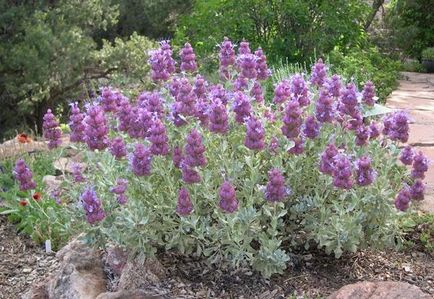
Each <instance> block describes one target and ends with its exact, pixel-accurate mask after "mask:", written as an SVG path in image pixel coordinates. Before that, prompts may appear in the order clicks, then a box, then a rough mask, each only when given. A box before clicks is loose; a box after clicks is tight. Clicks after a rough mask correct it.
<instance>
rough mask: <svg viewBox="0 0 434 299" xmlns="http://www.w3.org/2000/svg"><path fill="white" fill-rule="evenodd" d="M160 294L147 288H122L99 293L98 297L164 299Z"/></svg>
mask: <svg viewBox="0 0 434 299" xmlns="http://www.w3.org/2000/svg"><path fill="white" fill-rule="evenodd" d="M163 298H164V297H162V296H160V295H154V294H152V292H148V291H146V290H140V289H136V290H122V291H117V292H106V293H102V294H99V295H98V297H96V299H163Z"/></svg>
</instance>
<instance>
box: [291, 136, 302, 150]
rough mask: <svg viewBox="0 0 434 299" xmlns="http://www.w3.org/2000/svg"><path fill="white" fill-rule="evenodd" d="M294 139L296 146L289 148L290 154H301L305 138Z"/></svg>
mask: <svg viewBox="0 0 434 299" xmlns="http://www.w3.org/2000/svg"><path fill="white" fill-rule="evenodd" d="M292 141H294V146H293V147H291V148H290V149H289V150H288V154H293V155H301V154H302V153H303V152H304V138H303V137H302V136H300V137H295V138H293V139H292Z"/></svg>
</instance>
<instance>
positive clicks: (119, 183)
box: [110, 179, 128, 205]
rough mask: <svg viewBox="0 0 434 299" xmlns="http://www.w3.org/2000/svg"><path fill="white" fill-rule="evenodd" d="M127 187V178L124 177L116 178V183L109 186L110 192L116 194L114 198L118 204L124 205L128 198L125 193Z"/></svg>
mask: <svg viewBox="0 0 434 299" xmlns="http://www.w3.org/2000/svg"><path fill="white" fill-rule="evenodd" d="M127 188H128V180H126V179H117V180H116V185H115V186H114V187H112V188H110V192H112V193H114V194H116V199H117V201H118V203H119V204H121V205H124V204H126V203H127V201H128V198H127V197H126V195H125V191H127Z"/></svg>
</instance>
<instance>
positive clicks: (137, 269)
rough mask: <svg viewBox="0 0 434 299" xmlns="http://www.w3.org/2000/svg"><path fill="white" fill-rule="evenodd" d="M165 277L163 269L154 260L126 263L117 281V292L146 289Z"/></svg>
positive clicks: (147, 259)
mask: <svg viewBox="0 0 434 299" xmlns="http://www.w3.org/2000/svg"><path fill="white" fill-rule="evenodd" d="M165 277H166V272H165V270H164V267H163V266H162V265H161V263H160V262H159V261H158V260H157V259H156V258H146V259H145V260H144V261H143V262H141V261H139V260H138V259H137V258H136V259H133V260H131V261H128V262H127V264H126V265H125V267H124V269H123V271H122V274H121V277H120V279H119V284H118V288H117V289H118V290H134V289H146V287H149V286H154V285H158V284H159V283H160V281H161V280H162V279H164V278H165Z"/></svg>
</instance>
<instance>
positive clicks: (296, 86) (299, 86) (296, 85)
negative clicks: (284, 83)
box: [291, 74, 310, 107]
mask: <svg viewBox="0 0 434 299" xmlns="http://www.w3.org/2000/svg"><path fill="white" fill-rule="evenodd" d="M291 94H292V95H291V98H292V100H297V101H298V103H299V104H300V106H301V107H304V106H308V105H309V103H310V99H309V95H308V89H307V84H306V81H304V79H303V76H302V75H299V74H297V75H294V76H292V78H291Z"/></svg>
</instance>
